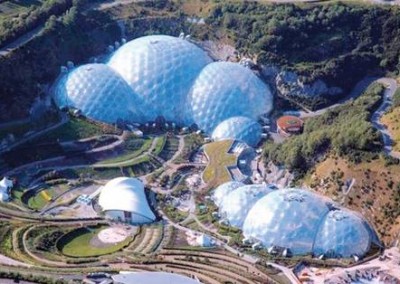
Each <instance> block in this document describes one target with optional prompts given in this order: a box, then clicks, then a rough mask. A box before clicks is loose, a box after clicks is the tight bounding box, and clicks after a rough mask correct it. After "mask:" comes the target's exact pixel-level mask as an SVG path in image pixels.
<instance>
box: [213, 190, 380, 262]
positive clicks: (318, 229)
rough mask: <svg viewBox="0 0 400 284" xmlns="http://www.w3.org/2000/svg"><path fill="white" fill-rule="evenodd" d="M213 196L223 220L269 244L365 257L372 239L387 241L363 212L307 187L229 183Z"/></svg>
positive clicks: (303, 251) (330, 255)
mask: <svg viewBox="0 0 400 284" xmlns="http://www.w3.org/2000/svg"><path fill="white" fill-rule="evenodd" d="M213 200H214V202H215V203H216V204H217V205H218V206H219V213H220V216H221V219H223V220H227V221H228V223H229V225H231V226H234V227H237V228H239V229H241V230H242V231H243V235H244V236H245V238H246V239H249V240H253V241H254V242H260V243H261V244H262V245H263V246H264V247H265V248H266V249H269V248H271V247H280V248H285V249H288V250H289V251H290V253H292V254H293V255H304V254H313V255H314V256H318V257H319V256H320V255H323V256H324V257H327V258H348V257H352V256H354V255H357V256H358V257H363V256H364V255H365V254H366V253H367V252H368V251H369V249H370V247H371V244H372V243H373V244H376V245H378V246H380V245H381V243H380V241H379V238H378V236H377V234H376V232H375V231H374V229H373V228H372V227H371V226H370V225H369V224H368V222H367V221H366V220H365V219H364V218H363V217H362V216H361V215H360V214H358V213H356V212H353V211H351V210H347V209H344V208H341V207H340V206H338V205H337V204H335V203H334V202H333V201H332V200H330V199H328V198H325V197H323V196H321V195H318V194H315V193H312V192H310V191H307V190H302V189H296V188H289V189H281V190H275V187H273V186H269V185H240V183H235V182H228V183H225V184H222V185H220V186H219V187H218V188H217V189H216V190H215V192H214V196H213Z"/></svg>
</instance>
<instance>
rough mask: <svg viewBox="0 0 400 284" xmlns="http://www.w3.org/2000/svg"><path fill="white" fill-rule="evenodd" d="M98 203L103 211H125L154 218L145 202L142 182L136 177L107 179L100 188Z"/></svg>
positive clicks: (152, 219)
mask: <svg viewBox="0 0 400 284" xmlns="http://www.w3.org/2000/svg"><path fill="white" fill-rule="evenodd" d="M99 205H100V206H101V207H102V209H103V210H104V211H108V210H120V211H127V212H132V213H134V214H137V215H139V216H141V217H143V218H145V219H148V220H149V221H154V220H155V219H156V216H155V215H154V213H153V212H152V211H151V209H150V206H149V204H148V202H147V198H146V195H145V193H144V186H143V183H142V182H141V181H140V180H138V179H136V178H126V177H119V178H115V179H113V180H111V181H109V182H108V183H107V184H106V185H105V186H104V187H103V188H102V189H101V192H100V197H99Z"/></svg>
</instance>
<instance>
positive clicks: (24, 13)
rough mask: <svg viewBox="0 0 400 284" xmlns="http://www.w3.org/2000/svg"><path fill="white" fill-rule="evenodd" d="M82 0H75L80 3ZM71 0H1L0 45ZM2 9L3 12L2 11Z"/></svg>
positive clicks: (27, 29) (30, 27)
mask: <svg viewBox="0 0 400 284" xmlns="http://www.w3.org/2000/svg"><path fill="white" fill-rule="evenodd" d="M82 2H83V1H81V0H78V1H75V4H76V5H77V4H80V3H82ZM72 3H73V1H72V0H57V1H54V0H41V1H39V0H28V1H2V3H0V9H1V10H0V11H1V13H0V45H4V44H7V43H8V42H10V41H11V40H13V39H15V38H16V37H18V36H21V35H23V34H24V33H26V32H29V31H30V30H32V29H34V28H36V27H38V26H40V25H42V24H44V23H45V22H46V21H47V19H48V18H49V17H50V16H51V15H60V14H62V13H64V12H65V11H66V10H67V9H69V8H71V7H72ZM3 11H4V12H3Z"/></svg>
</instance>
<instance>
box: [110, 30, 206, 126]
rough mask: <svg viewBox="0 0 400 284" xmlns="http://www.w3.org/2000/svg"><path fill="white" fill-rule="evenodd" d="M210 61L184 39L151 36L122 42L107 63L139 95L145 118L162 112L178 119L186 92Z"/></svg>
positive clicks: (201, 51) (170, 118)
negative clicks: (142, 103)
mask: <svg viewBox="0 0 400 284" xmlns="http://www.w3.org/2000/svg"><path fill="white" fill-rule="evenodd" d="M210 62H211V59H210V58H209V57H208V56H207V54H206V53H205V52H204V51H203V50H201V49H200V48H199V47H197V46H196V45H194V44H193V43H191V42H189V41H187V40H184V39H180V38H177V37H172V36H165V35H153V36H145V37H141V38H138V39H135V40H132V41H130V42H128V43H127V44H125V45H123V46H122V47H121V48H120V49H118V50H117V51H116V52H115V54H114V55H113V56H112V57H111V59H110V61H109V62H108V65H109V66H110V67H111V68H113V69H114V70H115V71H117V72H118V73H119V74H121V76H122V77H123V78H124V79H125V80H126V81H127V82H128V84H129V85H130V86H131V87H132V89H133V90H134V91H135V92H136V93H137V94H139V96H141V98H142V99H143V101H144V103H145V107H146V113H145V114H146V118H147V119H148V120H154V119H155V118H156V117H157V116H159V115H162V116H164V118H165V119H166V120H172V121H177V122H181V121H183V119H184V117H183V111H184V106H185V104H184V102H185V101H186V97H187V94H188V92H189V90H190V88H191V86H192V84H193V82H194V80H195V79H196V77H197V76H198V74H199V73H200V71H201V70H202V69H203V68H204V67H205V66H206V65H207V64H208V63H210Z"/></svg>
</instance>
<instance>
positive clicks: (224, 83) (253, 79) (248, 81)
mask: <svg viewBox="0 0 400 284" xmlns="http://www.w3.org/2000/svg"><path fill="white" fill-rule="evenodd" d="M272 101H273V98H272V94H271V91H270V89H269V88H268V86H267V85H265V84H264V83H263V82H262V81H261V80H260V79H259V78H258V77H257V76H256V75H255V74H254V73H253V72H252V71H251V70H250V69H248V68H246V67H243V66H241V65H240V64H238V63H232V62H214V63H211V64H208V65H207V66H206V67H205V68H204V69H203V70H202V71H201V73H200V75H199V76H198V77H197V79H196V81H195V82H194V85H193V87H192V89H191V91H190V94H189V97H188V106H187V112H188V114H187V115H186V116H187V117H188V118H190V119H191V120H190V121H189V123H195V124H197V126H198V127H199V128H200V129H202V130H204V131H205V132H206V133H211V132H212V131H213V130H214V128H215V127H216V126H217V125H218V124H220V123H221V122H222V121H224V120H225V119H228V118H231V117H234V116H245V117H248V118H252V119H254V120H256V119H257V118H258V116H260V115H262V114H265V113H269V112H270V110H271V108H272Z"/></svg>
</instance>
